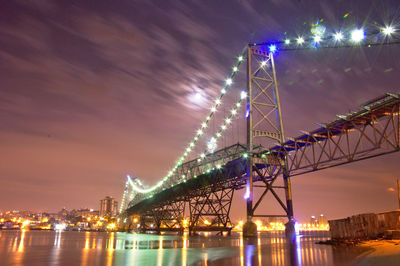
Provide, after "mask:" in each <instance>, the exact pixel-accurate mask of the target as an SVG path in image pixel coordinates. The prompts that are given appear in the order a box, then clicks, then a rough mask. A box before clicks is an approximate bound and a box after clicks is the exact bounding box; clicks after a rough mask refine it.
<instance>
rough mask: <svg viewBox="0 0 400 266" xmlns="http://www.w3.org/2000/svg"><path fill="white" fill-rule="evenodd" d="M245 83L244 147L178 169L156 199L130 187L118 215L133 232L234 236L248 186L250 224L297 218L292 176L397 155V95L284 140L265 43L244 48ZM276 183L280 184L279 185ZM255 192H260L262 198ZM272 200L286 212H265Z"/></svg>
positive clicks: (399, 121) (156, 193)
mask: <svg viewBox="0 0 400 266" xmlns="http://www.w3.org/2000/svg"><path fill="white" fill-rule="evenodd" d="M247 78H248V79H247V81H248V89H247V97H246V98H247V110H246V122H247V143H246V145H244V144H239V143H238V144H234V145H231V146H228V147H225V148H222V149H220V150H218V151H215V152H213V153H209V154H206V155H204V156H202V157H201V158H196V159H194V160H191V161H188V162H185V163H182V164H180V165H179V167H177V169H176V171H174V172H173V174H172V175H171V178H170V179H169V180H167V181H166V182H165V183H163V185H162V186H160V187H159V188H157V189H156V190H154V192H153V193H151V194H145V193H139V192H135V193H130V192H129V191H128V190H129V186H128V185H127V187H126V193H124V198H123V205H124V206H127V207H126V210H125V211H123V213H122V216H121V217H122V218H123V221H124V223H130V224H131V225H132V226H129V228H136V227H139V228H140V230H141V231H148V230H151V231H157V232H160V231H179V232H183V229H184V227H185V226H187V227H188V229H189V232H190V233H195V232H196V231H202V230H203V231H220V232H222V231H228V232H230V230H231V229H232V223H231V220H230V218H229V214H230V210H231V204H232V198H233V196H234V194H235V191H236V190H240V189H246V193H245V195H246V200H247V218H248V221H251V220H252V218H253V217H286V218H288V221H292V220H293V217H294V215H293V204H292V196H291V183H290V177H292V176H297V175H301V174H305V173H309V172H312V171H318V170H322V169H326V168H329V167H333V166H338V165H342V164H346V163H351V162H354V161H358V160H363V159H367V158H371V157H375V156H379V155H383V154H387V153H391V152H396V151H399V150H400V146H399V143H400V140H399V136H400V128H399V124H400V118H399V111H400V109H399V108H400V107H399V106H400V104H399V103H400V99H399V98H400V94H386V95H384V96H382V97H379V98H376V99H374V100H372V101H370V102H368V103H366V104H365V105H364V106H362V108H361V109H359V110H357V111H355V112H353V113H350V114H346V115H344V116H339V117H338V119H336V120H335V121H333V122H331V123H327V124H324V125H321V126H320V128H318V129H316V130H313V131H310V132H303V133H304V134H303V135H301V136H298V137H296V138H285V135H284V130H283V121H282V114H281V107H280V101H279V93H278V87H277V84H278V83H277V78H276V72H275V64H274V54H273V53H272V52H271V51H269V50H268V49H267V47H265V45H249V46H248V47H247ZM279 179H282V183H283V185H276V184H277V183H279V182H277V181H278V180H279ZM127 184H128V183H127ZM255 188H256V189H258V190H260V189H262V192H261V193H260V195H259V197H258V198H256V197H255V194H256V193H254V189H255ZM278 190H280V191H281V192H278ZM282 192H283V193H282ZM267 195H271V196H272V199H274V201H275V202H276V203H277V204H278V205H279V206H281V209H282V211H283V213H279V214H276V213H270V212H269V210H266V209H261V208H260V206H261V203H262V202H263V201H265V199H266V196H267ZM282 195H284V196H282ZM123 208H125V207H123ZM187 212H188V213H187ZM188 215H189V218H188V219H189V220H188V221H186V223H187V225H185V222H184V221H185V217H187V216H188ZM137 216H139V217H140V220H139V221H140V222H139V223H137V225H136V224H135V223H134V222H133V217H137Z"/></svg>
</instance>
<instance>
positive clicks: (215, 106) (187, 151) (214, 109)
mask: <svg viewBox="0 0 400 266" xmlns="http://www.w3.org/2000/svg"><path fill="white" fill-rule="evenodd" d="M246 51H247V49H246V48H244V49H243V51H242V53H241V54H240V55H239V56H238V57H237V60H236V63H235V65H234V66H233V67H232V72H231V75H230V77H229V78H227V79H226V80H225V84H224V86H223V87H222V89H221V91H220V94H219V96H218V97H217V98H216V100H215V101H214V104H213V106H212V107H211V110H210V113H209V114H208V116H207V117H206V119H205V121H204V122H203V123H202V124H201V126H200V128H199V129H198V130H197V132H196V134H195V136H194V138H193V140H192V141H191V142H190V143H189V145H188V146H187V147H186V149H185V152H184V153H183V155H182V156H181V157H180V158H179V159H178V160H177V162H176V164H175V166H174V167H173V169H172V170H170V171H169V172H168V174H167V175H166V176H165V177H164V178H162V179H161V180H160V181H159V182H158V183H156V184H155V185H154V186H152V187H150V188H144V186H143V184H142V182H141V181H140V180H139V179H138V178H136V179H135V180H134V181H135V183H137V184H138V185H139V186H137V185H136V184H134V183H133V182H132V180H131V179H128V180H129V183H130V184H131V186H132V189H133V190H135V191H136V192H139V193H149V192H152V191H154V190H156V189H157V188H160V187H161V186H162V185H163V184H164V183H165V182H166V181H167V180H168V179H169V178H170V177H171V176H173V175H174V173H175V171H176V170H177V169H178V167H179V166H180V165H181V164H182V163H183V162H184V161H185V159H186V158H187V156H188V155H189V154H190V152H191V151H192V150H193V149H194V148H195V146H196V144H197V142H198V140H199V138H200V136H201V135H203V133H204V130H205V129H206V128H207V126H208V123H209V122H210V120H211V119H212V117H213V116H214V114H215V113H216V112H217V109H218V107H219V106H220V105H221V102H222V98H223V97H224V95H225V94H226V93H227V91H228V89H229V88H230V87H231V85H232V84H233V78H234V77H235V75H236V74H237V72H238V71H239V66H240V64H241V63H242V62H243V61H244V59H245V57H246Z"/></svg>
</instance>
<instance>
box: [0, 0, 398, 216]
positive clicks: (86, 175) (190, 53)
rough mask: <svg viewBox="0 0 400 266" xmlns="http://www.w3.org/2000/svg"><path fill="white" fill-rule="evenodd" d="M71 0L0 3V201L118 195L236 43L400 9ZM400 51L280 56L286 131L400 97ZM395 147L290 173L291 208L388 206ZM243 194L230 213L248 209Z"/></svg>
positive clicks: (43, 205) (381, 16)
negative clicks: (86, 0)
mask: <svg viewBox="0 0 400 266" xmlns="http://www.w3.org/2000/svg"><path fill="white" fill-rule="evenodd" d="M68 2H69V1H59V2H57V3H53V2H50V1H43V2H40V3H34V2H26V3H22V2H15V3H11V2H7V3H4V5H3V6H4V7H3V8H4V9H3V10H4V11H3V12H4V16H2V17H1V18H0V22H1V23H2V25H3V27H2V28H1V29H0V41H1V43H2V44H1V46H0V58H1V60H0V70H1V71H0V79H1V80H2V89H1V90H0V99H1V101H2V102H3V103H4V104H3V105H2V106H1V107H0V121H1V122H2V123H1V124H0V139H2V140H3V144H2V152H1V154H2V157H3V160H2V162H0V209H1V210H8V209H25V208H26V209H41V210H49V211H52V210H56V209H57V208H58V207H57V206H65V207H67V208H68V209H72V208H73V207H74V206H75V207H76V206H89V207H92V206H93V205H96V204H98V200H99V199H101V198H103V197H104V195H111V196H112V197H114V198H115V199H116V200H117V201H118V202H121V196H122V192H123V190H124V185H125V181H126V177H125V176H126V174H131V175H133V176H136V177H140V178H141V179H142V180H145V181H146V184H148V185H153V184H155V183H156V182H157V181H158V180H159V179H160V177H162V176H164V175H165V173H166V172H167V171H168V170H169V169H170V167H172V166H173V164H174V163H175V160H176V158H178V157H179V155H180V154H181V153H182V151H183V149H184V147H185V145H186V144H187V143H188V141H189V140H190V139H191V138H192V136H193V135H194V132H195V131H196V129H197V126H198V124H199V121H201V119H203V118H204V117H205V116H206V114H207V112H208V110H209V107H210V106H211V99H213V98H214V97H215V95H217V93H218V89H219V88H220V85H221V84H223V82H224V81H225V77H226V76H227V75H228V74H229V72H230V67H231V66H232V64H233V62H234V60H235V57H234V55H238V54H239V53H240V52H241V49H242V48H243V46H244V45H246V43H247V42H249V41H263V40H265V39H274V38H278V37H281V35H282V34H283V33H284V32H290V33H291V34H292V35H295V34H304V33H307V30H306V29H309V25H310V24H311V23H313V22H315V21H320V20H321V19H322V20H323V22H321V23H323V24H324V25H326V26H327V27H330V28H335V27H339V28H340V27H345V26H346V27H350V26H361V25H366V24H368V25H373V24H374V23H375V22H376V23H379V24H380V25H383V24H384V23H387V21H386V20H387V18H389V17H390V12H391V11H390V10H388V7H393V6H397V7H399V5H398V3H396V1H387V2H385V3H379V1H369V2H370V3H371V5H364V4H363V3H365V1H354V3H353V5H352V8H351V9H349V7H348V6H347V7H344V6H343V5H342V4H341V1H336V2H331V3H318V4H315V3H313V4H303V5H302V6H301V7H302V8H303V9H304V8H305V6H306V7H308V9H304V10H302V11H303V14H302V15H301V16H299V15H296V14H297V8H298V7H299V5H298V4H296V3H294V2H292V1H279V2H280V3H281V4H282V3H283V6H278V5H277V2H278V1H272V3H271V5H265V4H263V3H257V6H261V7H260V8H258V9H257V8H256V5H255V4H252V3H250V2H247V1H237V2H233V3H232V4H231V5H228V6H225V5H222V4H218V3H213V4H211V3H210V4H208V5H205V4H200V3H197V4H196V3H185V4H177V3H174V4H172V3H169V4H168V5H167V6H165V7H163V8H160V7H158V6H157V5H156V4H152V3H128V2H121V3H119V4H115V5H113V6H112V7H110V6H109V5H107V4H105V3H103V2H101V1H96V4H93V3H75V4H71V3H68ZM139 10H140V12H139ZM165 10H166V11H165ZM176 10H179V12H177V11H176ZM271 10H273V11H274V12H271ZM333 10H334V11H333ZM392 10H396V8H392ZM267 11H268V12H267ZM284 11H285V12H284ZM372 11H374V12H372ZM65 12H66V13H68V14H69V16H68V17H65V16H63V14H64V13H65ZM346 14H348V15H347V16H345V15H346ZM366 14H370V15H366ZM281 16H284V17H282V18H281ZM227 17H229V18H232V17H237V18H238V19H237V20H233V19H227ZM289 17H293V19H292V20H289V19H287V18H289ZM285 18H286V19H285ZM289 22H290V23H289ZM390 22H394V24H395V25H397V24H396V23H399V21H398V18H397V20H395V21H390ZM212 25H218V26H216V27H213V26H212ZM267 25H268V26H267ZM293 25H295V26H293ZM154 40H156V41H154ZM399 55H400V48H399V47H398V46H388V47H385V49H380V48H360V47H357V48H343V49H340V50H329V51H328V50H316V51H298V52H290V53H286V54H285V53H283V52H282V53H280V54H278V55H277V58H276V61H277V75H278V80H279V82H280V88H279V89H280V93H281V101H282V109H283V116H284V128H285V130H286V135H287V136H290V137H295V136H297V135H299V134H300V133H299V130H312V129H314V128H316V125H315V124H314V123H324V122H329V121H332V120H334V119H335V118H336V115H337V114H345V113H347V112H348V111H349V110H356V109H357V108H358V107H359V105H361V104H363V103H364V102H366V101H368V100H370V99H373V98H375V97H377V96H380V95H382V94H384V93H386V92H399V91H400V88H399V87H398V84H397V73H398V71H399V68H400V63H399V62H397V61H395V60H394V59H393V58H397V57H398V56H399ZM38 66H40V67H38ZM236 89H237V90H238V92H239V91H240V90H239V88H236ZM182 114H185V115H182ZM399 156H400V155H399V154H397V153H394V154H390V155H385V156H382V157H379V158H374V159H369V160H366V161H361V162H357V163H352V164H350V165H345V166H341V167H337V168H335V169H329V170H324V171H320V172H315V173H310V174H307V175H304V176H299V177H295V178H293V180H292V183H293V198H294V212H295V217H299V219H305V218H306V217H309V216H311V215H312V214H314V215H319V214H320V213H324V214H326V215H327V216H328V217H331V218H343V217H346V216H350V215H352V214H354V213H362V212H383V211H388V210H393V209H396V208H397V207H398V206H397V198H396V193H395V192H394V191H392V190H391V189H393V188H395V186H396V183H395V182H396V179H397V178H400V173H399V168H398V166H397V163H398V161H399V158H400V157H399ZM243 194H244V191H243V190H242V191H239V192H238V193H237V196H236V197H235V200H234V204H235V205H234V206H236V207H235V208H234V209H233V210H232V217H233V219H238V218H239V217H244V216H245V212H244V211H243V210H244V208H245V207H244V204H245V203H244V201H242V198H243ZM371 195H373V197H372V196H371ZM25 206H26V207H25ZM96 206H97V205H96Z"/></svg>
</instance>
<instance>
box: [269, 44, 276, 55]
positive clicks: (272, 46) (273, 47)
mask: <svg viewBox="0 0 400 266" xmlns="http://www.w3.org/2000/svg"><path fill="white" fill-rule="evenodd" d="M269 51H270V52H271V53H274V52H276V45H275V44H271V45H270V46H269Z"/></svg>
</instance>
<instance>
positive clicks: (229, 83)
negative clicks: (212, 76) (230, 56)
mask: <svg viewBox="0 0 400 266" xmlns="http://www.w3.org/2000/svg"><path fill="white" fill-rule="evenodd" d="M225 83H226V85H228V86H229V85H232V79H231V78H229V79H227V80H226V81H225Z"/></svg>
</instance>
